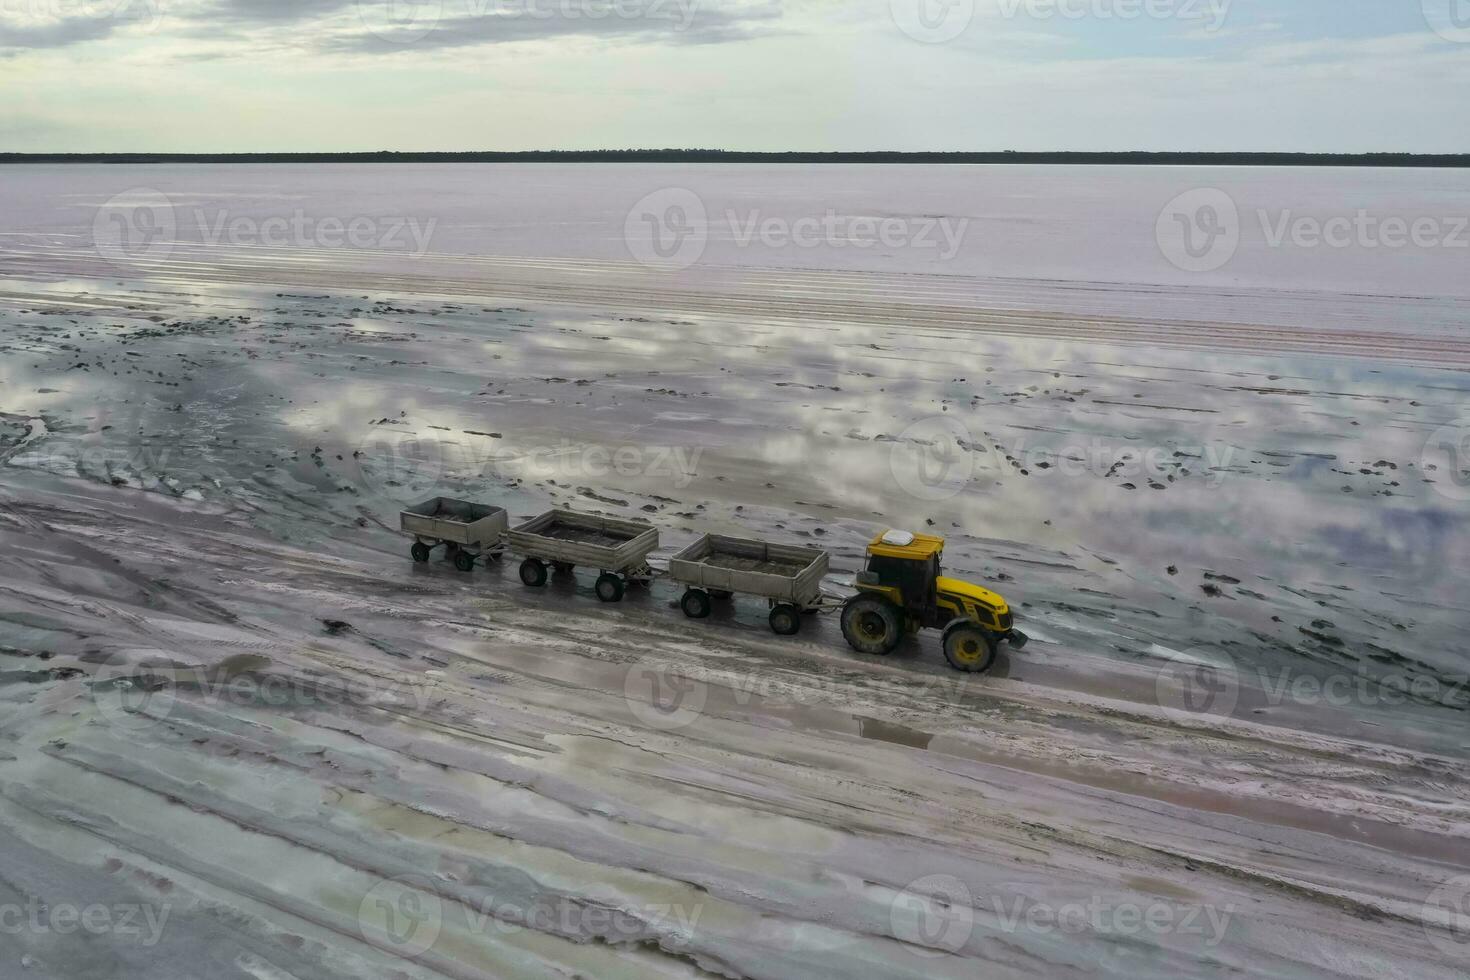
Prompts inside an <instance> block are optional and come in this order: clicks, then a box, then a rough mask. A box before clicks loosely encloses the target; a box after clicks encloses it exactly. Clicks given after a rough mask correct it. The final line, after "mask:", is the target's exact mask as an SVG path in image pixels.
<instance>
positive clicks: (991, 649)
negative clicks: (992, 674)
mask: <svg viewBox="0 0 1470 980" xmlns="http://www.w3.org/2000/svg"><path fill="white" fill-rule="evenodd" d="M997 646H998V644H997V643H996V641H995V637H994V636H993V635H992V634H991V633H990V632H989V631H987V630H983V629H981V628H980V627H978V626H976V625H975V624H973V623H956V624H955V625H953V626H951V627H950V628H949V629H947V630H945V631H944V659H945V660H948V661H949V665H950V666H951V667H953V668H954V669H955V670H963V671H964V672H965V673H967V674H983V673H985V672H986V671H987V670H989V669H990V668H991V667H994V666H995V653H996V648H997Z"/></svg>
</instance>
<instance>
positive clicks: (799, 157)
mask: <svg viewBox="0 0 1470 980" xmlns="http://www.w3.org/2000/svg"><path fill="white" fill-rule="evenodd" d="M0 163H959V164H977V163H989V164H997V163H1014V164H1089V165H1100V164H1124V165H1140V166H1141V165H1151V164H1172V165H1176V166H1177V165H1210V166H1239V167H1470V153H1438V154H1423V153H1155V152H1148V151H1142V150H1136V151H1127V152H1119V153H1090V152H1027V151H1020V150H1005V151H999V152H986V153H968V152H960V153H947V152H921V153H904V152H898V151H887V150H875V151H866V152H859V153H808V152H786V153H760V152H754V151H748V150H525V151H515V152H504V151H479V150H477V151H471V152H464V153H433V152H425V153H419V152H412V153H402V152H396V151H392V150H379V151H377V152H369V153H0Z"/></svg>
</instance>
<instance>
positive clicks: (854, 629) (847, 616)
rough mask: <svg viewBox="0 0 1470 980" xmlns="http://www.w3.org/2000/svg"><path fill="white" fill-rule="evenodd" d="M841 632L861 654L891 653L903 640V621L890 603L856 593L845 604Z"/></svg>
mask: <svg viewBox="0 0 1470 980" xmlns="http://www.w3.org/2000/svg"><path fill="white" fill-rule="evenodd" d="M842 635H843V637H844V638H846V640H847V645H848V646H850V647H852V648H853V649H854V650H856V651H857V652H858V653H870V654H874V655H876V656H884V655H886V654H890V653H892V652H893V651H894V649H895V648H897V646H898V644H899V641H900V640H902V639H903V621H902V619H901V618H900V617H899V613H898V610H897V609H895V608H894V607H893V604H892V603H890V602H885V601H884V600H882V599H880V598H878V597H877V596H871V595H860V596H855V597H853V598H852V599H850V600H848V603H847V605H845V606H843V607H842Z"/></svg>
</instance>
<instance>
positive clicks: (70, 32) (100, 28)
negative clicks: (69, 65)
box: [0, 14, 128, 52]
mask: <svg viewBox="0 0 1470 980" xmlns="http://www.w3.org/2000/svg"><path fill="white" fill-rule="evenodd" d="M127 24H128V21H127V20H125V19H123V18H119V17H113V16H110V15H107V14H100V15H96V16H90V17H87V16H84V17H67V18H58V19H53V20H40V21H30V22H17V21H15V20H9V19H5V18H4V17H3V15H0V51H3V52H15V51H25V50H33V49H44V48H64V47H69V46H70V45H73V44H81V43H82V42H84V41H97V40H100V39H102V38H105V37H108V36H109V35H111V34H112V33H113V32H114V31H117V30H118V29H119V28H122V27H125V26H127Z"/></svg>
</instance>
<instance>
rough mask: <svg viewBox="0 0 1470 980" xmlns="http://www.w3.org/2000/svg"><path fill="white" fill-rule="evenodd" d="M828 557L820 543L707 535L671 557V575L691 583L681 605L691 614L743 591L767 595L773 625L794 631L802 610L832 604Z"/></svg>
mask: <svg viewBox="0 0 1470 980" xmlns="http://www.w3.org/2000/svg"><path fill="white" fill-rule="evenodd" d="M828 561H829V558H828V554H827V552H825V551H820V550H818V549H816V548H802V547H797V546H793V545H784V544H770V543H768V542H765V541H755V540H752V539H749V538H732V537H727V536H725V535H722V534H706V535H704V536H703V537H701V538H700V539H699V540H698V541H696V542H694V543H693V544H691V545H690V546H689V547H687V548H685V549H684V550H683V551H681V552H679V553H678V554H677V555H675V556H674V557H673V558H671V559H669V577H670V578H672V579H673V580H674V581H676V582H679V583H681V584H683V585H685V586H688V588H687V590H686V591H685V593H684V597H683V598H682V599H680V600H679V605H680V607H681V608H682V609H683V610H684V615H686V616H688V617H690V618H691V619H704V618H706V617H708V616H709V614H710V608H711V605H712V600H714V599H729V598H730V597H731V596H732V595H734V594H735V593H737V592H738V593H741V594H744V595H755V596H761V597H763V598H765V599H766V600H767V601H768V602H769V603H770V606H771V615H770V623H771V629H772V630H774V631H775V632H776V633H779V634H780V635H782V636H794V635H795V634H797V633H799V632H800V631H801V617H802V614H803V613H807V612H817V611H819V610H821V609H822V608H824V607H825V606H826V605H827V602H826V598H827V597H825V596H824V595H823V594H822V579H823V578H824V577H825V576H826V574H827V566H828Z"/></svg>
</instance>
